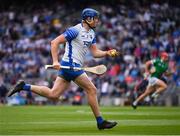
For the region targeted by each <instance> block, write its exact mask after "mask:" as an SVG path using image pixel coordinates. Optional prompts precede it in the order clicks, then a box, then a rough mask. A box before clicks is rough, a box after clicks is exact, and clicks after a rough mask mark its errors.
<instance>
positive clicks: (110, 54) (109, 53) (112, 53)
mask: <svg viewBox="0 0 180 136" xmlns="http://www.w3.org/2000/svg"><path fill="white" fill-rule="evenodd" d="M119 54H120V53H119V52H118V51H117V50H116V49H111V50H109V51H107V55H108V56H110V57H117V56H119Z"/></svg>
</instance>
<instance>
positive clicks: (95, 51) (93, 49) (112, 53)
mask: <svg viewBox="0 0 180 136" xmlns="http://www.w3.org/2000/svg"><path fill="white" fill-rule="evenodd" d="M90 51H91V53H92V55H93V57H95V58H101V57H105V56H111V57H116V56H117V55H118V52H117V51H116V50H115V49H112V50H109V51H102V50H100V49H98V48H97V46H96V45H95V44H93V45H91V46H90Z"/></svg>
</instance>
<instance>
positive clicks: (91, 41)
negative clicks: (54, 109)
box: [8, 8, 117, 129]
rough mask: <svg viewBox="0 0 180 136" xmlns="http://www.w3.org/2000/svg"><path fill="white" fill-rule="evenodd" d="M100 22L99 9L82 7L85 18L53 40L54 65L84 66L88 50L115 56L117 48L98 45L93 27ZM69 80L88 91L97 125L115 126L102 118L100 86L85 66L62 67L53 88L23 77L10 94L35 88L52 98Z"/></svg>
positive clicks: (96, 56) (55, 98)
mask: <svg viewBox="0 0 180 136" xmlns="http://www.w3.org/2000/svg"><path fill="white" fill-rule="evenodd" d="M98 22H99V12H98V11H96V10H94V9H91V8H86V9H84V10H83V11H82V22H81V23H80V24H78V25H76V26H73V27H70V28H68V29H67V30H66V31H65V32H64V33H63V34H61V35H60V36H58V37H57V38H55V39H54V40H52V42H51V54H52V60H53V66H54V68H55V69H60V65H64V66H71V67H73V66H75V67H81V66H82V65H83V62H84V58H85V54H86V52H87V50H90V51H91V53H92V55H93V56H94V57H95V58H101V57H105V56H111V57H114V56H116V54H117V52H116V50H115V49H112V50H109V51H102V50H100V49H98V48H97V46H96V38H95V33H94V30H93V28H95V27H96V26H97V24H98ZM62 43H66V48H65V54H64V56H63V58H62V60H61V62H60V63H59V61H58V46H59V45H60V44H62ZM70 81H74V82H75V83H76V84H77V85H78V86H80V87H81V88H82V89H84V90H85V91H86V93H87V98H88V102H89V105H90V107H91V109H92V111H93V113H94V116H95V118H96V121H97V127H98V129H109V128H112V127H114V126H116V124H117V122H110V121H106V120H104V119H103V118H102V116H101V113H100V110H99V105H98V101H97V88H96V87H95V85H94V84H93V83H92V82H91V81H90V80H89V78H88V76H87V75H86V73H85V72H84V71H83V70H79V71H74V70H72V69H70V70H67V69H60V70H59V76H57V78H56V80H55V82H54V86H53V88H48V87H46V86H37V85H30V84H27V83H25V82H24V81H20V82H19V83H17V84H16V86H15V87H14V89H13V90H12V91H10V93H9V95H8V96H11V95H13V94H14V93H16V92H20V91H21V90H25V91H32V92H34V93H36V94H39V95H41V96H44V97H47V98H50V99H52V100H59V97H60V95H62V94H63V93H64V91H65V90H66V89H67V88H68V86H69V85H70Z"/></svg>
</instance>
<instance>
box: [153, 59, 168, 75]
mask: <svg viewBox="0 0 180 136" xmlns="http://www.w3.org/2000/svg"><path fill="white" fill-rule="evenodd" d="M152 64H153V65H154V67H155V70H156V71H155V72H154V73H152V74H151V77H157V78H160V77H161V76H162V74H163V73H164V72H165V71H166V70H167V69H168V64H167V63H165V62H163V61H162V60H161V59H154V60H152Z"/></svg>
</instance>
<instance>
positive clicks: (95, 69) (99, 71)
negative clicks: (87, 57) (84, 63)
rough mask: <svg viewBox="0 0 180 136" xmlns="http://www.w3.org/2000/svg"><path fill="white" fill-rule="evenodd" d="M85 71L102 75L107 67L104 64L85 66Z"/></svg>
mask: <svg viewBox="0 0 180 136" xmlns="http://www.w3.org/2000/svg"><path fill="white" fill-rule="evenodd" d="M84 70H85V71H88V72H91V73H94V74H97V75H102V74H104V73H105V72H106V71H107V67H106V66H105V65H98V66H95V67H87V68H84Z"/></svg>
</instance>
